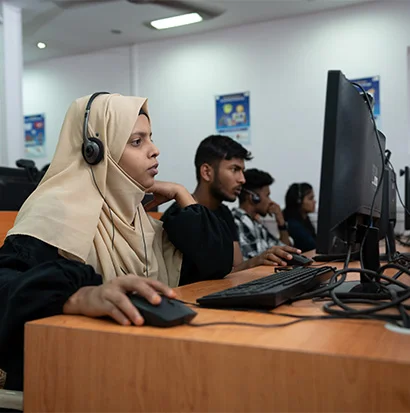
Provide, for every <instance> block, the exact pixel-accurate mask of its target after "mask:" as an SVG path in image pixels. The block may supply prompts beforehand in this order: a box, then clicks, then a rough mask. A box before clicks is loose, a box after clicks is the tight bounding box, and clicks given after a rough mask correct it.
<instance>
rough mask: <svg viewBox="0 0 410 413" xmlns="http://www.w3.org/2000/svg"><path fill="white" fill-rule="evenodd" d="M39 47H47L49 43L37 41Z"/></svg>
mask: <svg viewBox="0 0 410 413" xmlns="http://www.w3.org/2000/svg"><path fill="white" fill-rule="evenodd" d="M37 47H38V48H39V49H45V48H46V47H47V45H46V44H45V43H44V42H38V43H37Z"/></svg>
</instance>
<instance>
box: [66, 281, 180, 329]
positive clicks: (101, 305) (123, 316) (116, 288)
mask: <svg viewBox="0 0 410 413" xmlns="http://www.w3.org/2000/svg"><path fill="white" fill-rule="evenodd" d="M130 292H136V293H138V294H139V295H140V296H142V297H144V298H145V299H146V300H148V301H149V302H150V303H151V304H159V303H160V302H161V297H160V295H159V294H158V293H162V294H164V295H165V296H167V297H169V298H175V296H176V294H175V292H174V291H173V290H172V289H171V288H169V287H167V286H166V285H165V284H162V283H161V282H159V281H156V280H150V279H147V278H142V277H138V276H137V275H133V274H128V275H124V276H121V277H117V278H115V279H113V280H110V281H108V282H106V283H104V284H102V285H100V286H98V287H82V288H80V289H79V290H78V291H77V292H75V293H74V294H73V295H72V296H71V297H70V298H69V299H68V300H67V301H66V303H65V304H64V307H63V313H64V314H80V315H86V316H88V317H103V316H110V317H111V318H113V319H114V320H115V321H117V323H119V324H122V325H125V326H127V325H130V324H131V323H133V324H135V325H142V324H143V323H144V319H143V318H142V317H141V315H140V313H139V312H138V310H137V309H136V308H135V307H134V306H133V305H132V304H131V302H130V300H129V299H128V297H127V295H126V294H127V293H130Z"/></svg>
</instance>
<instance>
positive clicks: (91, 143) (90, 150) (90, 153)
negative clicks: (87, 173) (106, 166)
mask: <svg viewBox="0 0 410 413" xmlns="http://www.w3.org/2000/svg"><path fill="white" fill-rule="evenodd" d="M82 152H83V156H84V159H85V161H86V162H87V163H88V164H89V165H97V164H98V163H100V162H101V161H102V159H103V158H104V145H103V143H102V142H101V140H100V139H98V138H88V143H87V145H85V146H84V144H83V147H82Z"/></svg>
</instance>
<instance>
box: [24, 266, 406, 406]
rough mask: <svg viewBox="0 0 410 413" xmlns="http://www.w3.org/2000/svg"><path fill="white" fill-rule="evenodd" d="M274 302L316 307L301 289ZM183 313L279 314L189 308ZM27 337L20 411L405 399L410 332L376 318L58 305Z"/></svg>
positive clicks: (190, 291) (263, 270)
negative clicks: (173, 314)
mask: <svg viewBox="0 0 410 413" xmlns="http://www.w3.org/2000/svg"><path fill="white" fill-rule="evenodd" d="M271 271H272V269H271V268H269V267H259V268H256V269H253V270H248V271H243V272H242V273H238V274H236V275H231V276H228V277H227V278H226V279H224V280H220V281H212V282H211V281H209V282H202V283H198V284H193V285H189V286H185V287H182V288H178V289H177V291H178V294H179V297H180V298H182V299H184V300H190V301H191V300H195V299H196V298H197V297H200V296H202V295H204V294H208V293H210V292H212V291H217V290H220V289H223V288H226V287H229V286H232V285H235V284H238V283H243V282H246V281H248V280H250V279H252V278H257V277H260V276H263V275H267V274H269V273H271ZM275 312H287V313H293V314H305V315H307V314H321V313H322V310H321V304H320V303H312V302H311V301H303V302H298V303H295V304H294V305H292V306H282V307H280V308H279V309H276V310H275ZM193 321H194V322H195V323H208V322H217V321H219V322H222V321H225V322H251V323H260V324H271V323H283V322H288V321H289V318H288V317H283V316H279V315H273V314H265V313H255V312H239V311H226V310H211V309H198V316H197V317H196V318H195V319H194V320H193ZM25 349H26V350H25V385H24V411H25V412H26V413H30V412H408V411H410V390H409V378H410V335H402V334H397V333H393V332H391V331H389V330H388V329H386V328H385V327H384V325H383V323H381V322H377V321H361V320H360V321H359V320H327V321H305V322H302V323H299V324H295V325H292V326H289V327H281V328H256V327H241V326H237V325H215V326H208V327H191V326H181V327H176V328H171V329H156V328H152V327H142V328H138V327H121V326H118V325H116V324H115V323H114V322H111V321H108V320H94V319H90V318H86V317H75V316H57V317H51V318H47V319H43V320H38V321H33V322H30V323H28V324H27V325H26V342H25Z"/></svg>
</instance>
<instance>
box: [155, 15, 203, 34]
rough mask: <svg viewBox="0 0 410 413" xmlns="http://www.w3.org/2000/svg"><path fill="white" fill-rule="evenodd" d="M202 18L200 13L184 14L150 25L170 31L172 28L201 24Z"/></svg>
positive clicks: (156, 21)
mask: <svg viewBox="0 0 410 413" xmlns="http://www.w3.org/2000/svg"><path fill="white" fill-rule="evenodd" d="M202 20H203V19H202V16H201V15H199V14H198V13H189V14H182V15H180V16H175V17H168V18H166V19H160V20H154V21H152V22H151V23H150V25H151V26H152V27H154V28H155V29H157V30H164V29H170V28H171V27H178V26H186V25H187V24H193V23H199V22H201V21H202Z"/></svg>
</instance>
